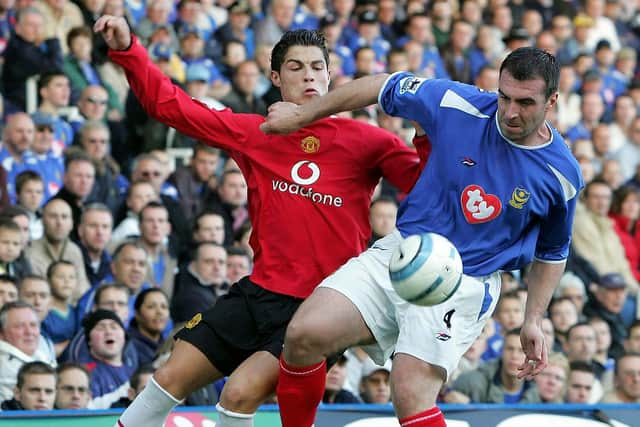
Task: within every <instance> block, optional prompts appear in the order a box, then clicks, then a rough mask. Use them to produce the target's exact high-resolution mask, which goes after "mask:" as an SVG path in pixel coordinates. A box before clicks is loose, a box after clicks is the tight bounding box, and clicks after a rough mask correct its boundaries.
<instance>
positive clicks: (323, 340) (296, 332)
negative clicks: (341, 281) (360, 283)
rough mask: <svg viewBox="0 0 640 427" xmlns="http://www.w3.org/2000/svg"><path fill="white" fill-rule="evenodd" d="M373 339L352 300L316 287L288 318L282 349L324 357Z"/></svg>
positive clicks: (327, 289) (334, 291) (333, 290)
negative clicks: (289, 318) (319, 353)
mask: <svg viewBox="0 0 640 427" xmlns="http://www.w3.org/2000/svg"><path fill="white" fill-rule="evenodd" d="M372 341H373V335H372V334H371V331H370V330H369V328H368V327H367V325H366V324H365V322H364V319H363V318H362V315H361V313H360V311H359V310H358V308H357V307H356V306H355V305H354V303H353V302H352V301H351V300H350V299H349V298H347V297H346V296H345V295H344V294H342V293H340V292H338V291H337V290H335V289H331V288H326V287H318V288H316V290H315V291H314V292H313V294H311V296H310V297H309V298H308V299H307V300H306V301H305V302H304V303H302V305H301V306H300V308H299V309H298V311H297V312H296V313H295V314H294V316H293V318H292V319H291V322H290V323H289V327H288V328H287V334H286V338H285V352H287V353H288V352H289V351H294V352H295V351H297V350H299V351H303V352H304V351H312V352H321V353H322V355H323V356H325V357H326V356H330V355H332V354H334V353H336V352H338V351H342V350H344V349H345V348H347V347H350V346H352V345H355V344H359V343H370V342H372Z"/></svg>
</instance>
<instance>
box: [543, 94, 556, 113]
mask: <svg viewBox="0 0 640 427" xmlns="http://www.w3.org/2000/svg"><path fill="white" fill-rule="evenodd" d="M556 102H558V92H554V93H552V94H551V96H550V97H549V99H548V100H547V106H546V108H545V111H549V110H551V109H552V108H554V107H555V106H556Z"/></svg>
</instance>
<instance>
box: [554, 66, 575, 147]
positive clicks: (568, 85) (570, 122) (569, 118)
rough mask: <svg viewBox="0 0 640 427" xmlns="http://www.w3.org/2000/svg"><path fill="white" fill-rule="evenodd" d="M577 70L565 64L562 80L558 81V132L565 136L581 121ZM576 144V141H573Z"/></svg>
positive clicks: (562, 70)
mask: <svg viewBox="0 0 640 427" xmlns="http://www.w3.org/2000/svg"><path fill="white" fill-rule="evenodd" d="M576 80H577V76H576V70H575V69H574V68H573V65H571V64H564V65H562V66H561V67H560V78H559V80H558V101H557V102H556V106H557V109H558V116H557V119H558V130H559V131H560V132H562V133H563V134H564V133H566V132H567V130H568V129H570V128H572V127H573V126H575V125H576V124H578V122H579V121H580V116H581V113H580V105H581V97H580V94H578V93H576V91H575V86H576ZM573 142H574V143H575V141H573Z"/></svg>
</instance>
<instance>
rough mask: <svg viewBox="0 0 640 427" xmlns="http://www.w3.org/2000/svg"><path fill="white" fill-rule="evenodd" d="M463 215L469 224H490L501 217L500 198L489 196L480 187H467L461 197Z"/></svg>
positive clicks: (474, 185) (473, 185)
mask: <svg viewBox="0 0 640 427" xmlns="http://www.w3.org/2000/svg"><path fill="white" fill-rule="evenodd" d="M460 204H461V207H462V213H463V214H464V217H465V219H466V220H467V222H468V223H469V224H482V223H483V222H489V221H491V220H493V219H495V218H497V217H498V215H500V212H502V203H501V202H500V199H499V198H498V196H496V195H494V194H489V193H487V192H485V191H484V188H482V187H481V186H479V185H476V184H472V185H467V186H466V187H465V188H464V190H462V195H461V196H460Z"/></svg>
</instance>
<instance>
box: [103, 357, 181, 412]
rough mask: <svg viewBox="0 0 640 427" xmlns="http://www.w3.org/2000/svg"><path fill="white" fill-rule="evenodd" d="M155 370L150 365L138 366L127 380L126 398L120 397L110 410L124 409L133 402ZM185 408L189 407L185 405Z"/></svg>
mask: <svg viewBox="0 0 640 427" xmlns="http://www.w3.org/2000/svg"><path fill="white" fill-rule="evenodd" d="M154 372H155V368H154V367H153V366H152V365H142V366H140V367H139V368H138V369H137V370H136V371H135V372H134V373H133V375H132V376H131V379H130V380H129V382H130V386H129V390H128V392H127V396H126V397H121V398H120V399H119V400H118V401H117V402H115V403H113V404H112V405H111V407H112V408H126V407H127V406H129V405H130V404H131V402H133V400H134V399H135V398H136V396H137V395H138V394H140V392H141V391H142V390H143V389H144V388H145V386H146V385H147V382H149V379H150V378H151V377H152V376H153V373H154ZM187 406H189V405H188V404H187Z"/></svg>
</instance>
